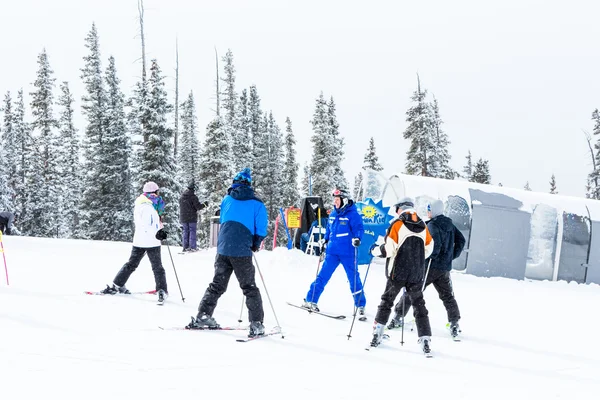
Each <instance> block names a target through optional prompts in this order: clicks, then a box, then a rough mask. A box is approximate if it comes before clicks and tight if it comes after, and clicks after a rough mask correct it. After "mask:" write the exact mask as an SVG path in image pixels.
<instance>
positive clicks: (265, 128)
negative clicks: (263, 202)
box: [252, 113, 269, 197]
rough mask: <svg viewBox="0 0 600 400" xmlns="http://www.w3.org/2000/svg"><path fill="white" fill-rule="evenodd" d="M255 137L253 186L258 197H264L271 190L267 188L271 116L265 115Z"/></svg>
mask: <svg viewBox="0 0 600 400" xmlns="http://www.w3.org/2000/svg"><path fill="white" fill-rule="evenodd" d="M253 137H254V144H255V147H254V150H253V152H252V158H253V159H254V162H253V164H254V169H253V170H252V186H253V187H254V190H255V191H256V194H257V195H258V196H261V197H264V196H265V195H266V193H267V191H268V190H269V189H268V188H267V186H268V185H269V183H268V182H269V181H268V175H269V174H268V172H267V169H268V167H269V115H268V114H267V113H264V114H263V118H262V120H261V122H260V127H259V130H258V133H257V134H255V135H253Z"/></svg>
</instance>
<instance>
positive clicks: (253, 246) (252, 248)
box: [250, 245, 260, 253]
mask: <svg viewBox="0 0 600 400" xmlns="http://www.w3.org/2000/svg"><path fill="white" fill-rule="evenodd" d="M250 250H252V252H253V253H256V252H258V251H259V250H260V246H256V245H252V247H250Z"/></svg>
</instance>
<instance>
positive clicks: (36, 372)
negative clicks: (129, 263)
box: [0, 236, 600, 400]
mask: <svg viewBox="0 0 600 400" xmlns="http://www.w3.org/2000/svg"><path fill="white" fill-rule="evenodd" d="M4 248H5V251H6V252H5V255H6V260H7V263H8V272H9V278H10V286H6V284H5V282H4V271H3V265H2V264H0V268H1V269H2V271H1V272H2V274H0V304H1V306H0V397H1V398H2V399H34V398H42V397H43V398H57V399H82V398H88V399H89V398H92V399H94V398H103V399H104V398H112V399H142V398H156V399H189V398H195V399H202V398H223V399H241V398H243V399H278V400H279V399H303V400H305V399H328V400H333V399H364V398H378V399H379V398H386V399H387V398H390V399H391V398H395V399H398V398H419V399H423V398H425V399H428V398H431V399H444V400H449V399H477V400H481V399H511V400H514V399H597V398H599V396H600V346H598V345H597V340H596V337H595V336H596V334H597V333H598V326H599V325H600V322H599V319H600V318H599V317H598V309H599V308H598V307H600V286H598V285H578V284H570V283H566V282H538V281H535V282H530V281H515V280H508V279H502V278H491V279H489V278H477V277H474V276H470V275H465V274H460V273H454V274H453V280H454V287H455V292H456V296H457V300H458V303H459V306H460V309H461V313H462V316H463V318H462V320H461V327H462V330H463V340H462V342H459V343H455V342H453V341H452V340H451V339H450V337H449V335H448V333H447V331H446V329H445V323H446V314H445V310H444V308H443V305H442V303H441V301H440V300H439V299H438V298H437V293H436V292H435V290H434V289H433V288H430V289H428V290H427V292H426V296H425V298H426V301H427V307H428V309H429V311H430V318H431V324H432V328H433V335H434V336H433V340H432V343H431V345H432V349H433V353H434V358H432V359H426V358H425V357H424V356H423V355H422V353H421V351H420V349H419V345H418V344H417V335H416V331H410V330H408V329H407V330H406V331H405V344H404V346H401V345H400V343H399V342H400V331H392V332H391V339H390V340H389V341H385V342H384V344H383V345H382V346H381V347H379V348H377V349H374V350H373V351H370V352H367V351H365V347H366V346H367V345H368V343H369V341H370V339H371V330H372V320H373V317H374V315H375V312H376V310H377V305H378V303H379V297H380V295H381V292H382V290H383V287H384V284H385V277H384V273H383V266H382V265H381V264H375V263H373V264H372V266H371V271H370V273H369V276H368V280H367V283H366V295H367V313H368V315H369V321H368V322H358V321H357V322H356V323H355V325H354V330H353V332H352V338H351V339H350V340H348V337H347V335H348V332H349V329H350V325H351V322H352V318H351V313H352V311H353V307H352V302H351V296H350V291H349V288H348V283H347V280H346V277H345V274H344V273H343V270H342V268H341V267H340V268H339V269H338V271H336V273H335V274H334V276H333V278H332V280H331V282H330V283H329V285H328V286H327V288H326V289H325V292H324V294H323V296H322V297H321V300H320V302H319V306H320V307H321V309H322V310H323V311H329V312H334V313H341V314H345V315H347V316H348V318H347V319H346V320H342V321H338V320H333V319H329V318H325V317H322V316H319V315H311V314H308V313H306V312H305V311H302V310H298V309H295V308H292V307H289V306H287V305H286V301H290V302H295V303H300V302H301V300H302V298H303V297H304V295H305V293H306V291H307V290H308V286H309V284H310V282H311V281H312V280H313V279H314V277H315V272H316V265H317V258H316V257H312V256H307V255H304V254H302V253H301V252H299V251H296V250H294V251H288V250H286V249H283V248H279V249H277V250H276V251H273V252H269V251H262V252H260V253H258V254H257V260H258V262H259V266H260V268H261V271H262V274H263V276H264V279H265V280H266V284H267V288H268V290H269V294H270V295H271V299H272V300H273V305H274V307H275V312H276V313H277V317H278V318H279V322H280V324H281V326H282V327H283V330H284V333H285V338H284V339H282V338H281V337H280V336H271V337H268V338H265V339H260V340H257V341H253V342H249V343H238V342H236V341H235V339H236V338H239V337H244V336H245V332H243V331H229V332H225V331H215V332H205V331H162V330H160V329H158V326H168V327H171V326H184V325H186V324H187V323H188V322H189V320H190V316H193V315H195V314H196V309H197V306H198V303H199V301H200V298H201V297H202V295H203V293H204V290H205V289H206V286H207V284H208V283H209V281H210V280H211V278H212V274H213V267H212V265H213V261H214V256H215V250H214V249H211V250H208V251H202V252H198V253H195V254H188V255H185V256H182V255H178V254H177V251H178V250H179V249H177V248H171V252H172V255H173V260H174V262H175V266H176V268H177V273H178V276H179V280H180V282H181V286H182V289H183V294H184V296H185V303H183V302H182V301H181V296H180V294H179V290H178V287H177V282H176V280H175V275H174V273H173V267H172V265H171V260H170V258H169V253H168V251H167V248H166V247H163V253H162V258H163V263H164V266H165V269H166V271H167V279H168V283H169V292H170V297H169V299H168V303H167V304H166V305H165V306H164V307H157V306H156V305H155V303H156V300H155V297H154V296H151V295H139V296H130V297H125V296H88V295H85V294H84V293H83V292H84V291H85V290H100V289H102V288H103V287H104V286H105V284H107V283H110V282H111V281H112V278H113V277H114V275H115V274H116V272H117V270H118V269H119V268H120V267H121V265H122V264H123V263H124V262H125V261H126V260H127V258H128V256H129V252H130V244H128V243H110V242H92V241H76V240H56V239H39V238H25V237H11V236H8V237H6V236H5V237H4ZM0 262H1V261H0ZM360 268H361V273H362V276H363V279H364V273H365V269H366V266H361V267H360ZM257 280H258V285H259V287H260V288H261V291H262V294H263V300H264V305H265V313H266V318H265V319H266V320H265V325H266V326H267V328H268V329H269V328H271V327H273V326H275V325H276V322H275V318H274V315H273V311H272V310H271V307H270V305H269V302H268V299H267V296H266V293H265V292H264V290H263V285H262V282H261V281H260V276H259V275H258V274H257ZM127 286H128V288H129V289H131V290H148V289H153V288H154V280H153V276H152V272H151V270H150V265H149V262H148V260H147V259H144V261H143V262H142V264H141V265H140V267H139V269H138V271H136V272H135V273H134V274H133V275H132V277H131V279H130V281H129V282H128V284H127ZM241 302H242V295H241V290H240V289H239V286H238V285H237V281H236V280H235V277H234V276H232V280H231V282H230V287H229V290H228V292H227V293H226V294H225V295H224V296H223V297H222V298H221V301H220V302H219V305H218V307H217V310H216V312H215V315H214V316H215V318H216V319H217V321H218V322H219V323H220V324H221V325H237V320H238V318H239V313H240V306H241ZM244 324H247V313H246V310H245V309H244Z"/></svg>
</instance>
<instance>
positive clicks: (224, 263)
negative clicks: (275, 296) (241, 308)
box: [198, 254, 265, 322]
mask: <svg viewBox="0 0 600 400" xmlns="http://www.w3.org/2000/svg"><path fill="white" fill-rule="evenodd" d="M232 272H234V273H235V277H236V278H237V280H238V282H239V284H240V288H241V289H242V292H243V293H244V296H245V297H246V307H248V320H249V321H251V322H252V321H260V322H263V319H264V316H265V313H264V310H263V304H262V297H261V296H260V291H259V290H258V287H256V282H255V280H254V265H253V264H252V256H247V257H230V256H224V255H222V254H217V257H216V259H215V276H214V277H213V281H212V282H211V283H210V284H209V285H208V288H207V289H206V292H205V293H204V297H202V301H200V306H199V307H198V318H200V317H201V316H202V315H203V314H206V315H210V316H212V315H213V312H214V311H215V307H217V301H219V298H220V297H221V296H222V295H223V293H225V291H226V290H227V285H228V284H229V278H231V273H232Z"/></svg>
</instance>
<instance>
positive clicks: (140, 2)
mask: <svg viewBox="0 0 600 400" xmlns="http://www.w3.org/2000/svg"><path fill="white" fill-rule="evenodd" d="M138 12H139V14H140V36H141V38H142V83H143V84H146V40H145V37H144V0H138Z"/></svg>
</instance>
